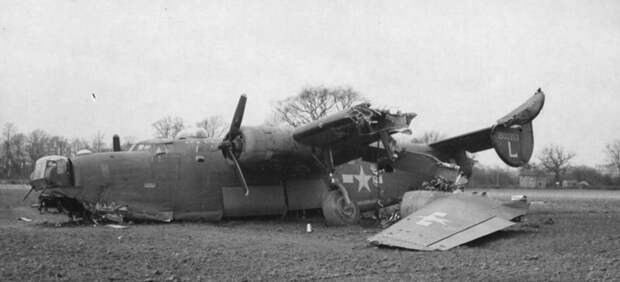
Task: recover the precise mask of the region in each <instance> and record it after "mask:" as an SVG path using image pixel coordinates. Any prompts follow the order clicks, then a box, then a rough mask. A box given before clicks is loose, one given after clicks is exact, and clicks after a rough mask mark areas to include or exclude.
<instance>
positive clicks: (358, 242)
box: [0, 187, 620, 281]
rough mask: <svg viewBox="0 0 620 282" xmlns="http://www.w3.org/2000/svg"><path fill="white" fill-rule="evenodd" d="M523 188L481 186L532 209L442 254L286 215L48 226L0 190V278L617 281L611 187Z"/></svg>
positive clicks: (618, 220) (617, 238)
mask: <svg viewBox="0 0 620 282" xmlns="http://www.w3.org/2000/svg"><path fill="white" fill-rule="evenodd" d="M470 191H475V189H470V190H468V191H467V192H470ZM529 191H532V190H527V191H525V192H523V193H521V192H522V191H521V190H512V191H505V190H497V191H495V190H488V193H489V196H490V197H498V198H509V197H510V195H512V194H526V195H528V197H529V199H530V200H532V201H533V202H534V203H533V204H532V206H531V210H530V213H529V214H528V216H527V217H526V219H525V221H524V222H523V223H520V224H518V225H516V226H514V227H511V228H509V229H507V230H504V231H500V232H497V233H494V234H492V235H489V236H487V237H484V238H481V239H478V240H476V241H474V242H471V243H469V244H467V245H464V246H460V247H457V248H455V249H452V250H450V251H446V252H415V251H407V250H400V249H392V248H377V247H374V246H371V245H368V244H367V242H366V238H367V237H369V236H370V235H372V234H375V233H377V232H379V231H380V229H379V228H378V227H376V225H374V224H373V222H367V221H365V222H364V224H362V225H361V226H348V227H336V228H334V227H326V226H324V225H323V224H322V219H320V218H310V219H305V220H302V219H297V218H295V217H294V216H291V217H290V218H288V219H286V220H281V219H279V218H268V219H255V220H226V221H223V222H219V223H171V224H143V225H130V227H129V228H127V229H123V230H117V229H111V228H108V227H105V226H100V225H98V226H92V225H83V226H66V227H56V226H55V224H54V223H55V222H60V221H64V220H66V217H62V216H53V215H52V216H50V215H39V214H38V212H37V211H35V210H33V209H32V208H30V207H29V205H30V204H31V203H33V201H34V198H35V197H32V199H30V200H28V201H27V202H22V201H21V199H22V198H23V196H24V195H25V193H26V192H27V189H24V188H18V189H15V188H12V189H7V188H6V187H5V189H0V250H2V253H1V254H0V273H1V275H2V276H1V277H0V280H2V281H23V280H30V281H104V280H105V281H114V280H120V281H124V280H129V281H137V280H138V281H166V280H167V281H198V280H215V281H228V280H235V281H240V280H250V281H254V280H266V281H281V280H334V281H342V280H345V281H359V280H367V281H377V280H380V281H401V280H408V281H411V280H416V281H446V280H448V281H455V280H459V281H480V280H491V281H498V280H501V281H541V280H543V281H587V280H592V281H618V279H619V277H620V270H619V269H620V200H619V197H620V195H619V194H620V192H609V191H598V190H597V191H587V190H578V191H572V190H571V191H537V192H536V193H528V192H529ZM565 192H569V193H565ZM21 216H26V217H30V218H32V219H33V221H32V222H22V221H18V220H17V218H18V217H21ZM307 223H311V224H312V226H313V230H314V231H313V232H312V233H306V232H305V229H306V224H307Z"/></svg>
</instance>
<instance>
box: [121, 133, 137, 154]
mask: <svg viewBox="0 0 620 282" xmlns="http://www.w3.org/2000/svg"><path fill="white" fill-rule="evenodd" d="M135 143H136V137H133V136H124V137H123V143H122V144H121V150H123V151H127V150H129V149H130V148H131V146H133V144H135Z"/></svg>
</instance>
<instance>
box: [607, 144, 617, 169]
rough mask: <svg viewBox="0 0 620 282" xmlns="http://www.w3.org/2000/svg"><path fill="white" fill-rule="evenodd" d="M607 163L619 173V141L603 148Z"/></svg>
mask: <svg viewBox="0 0 620 282" xmlns="http://www.w3.org/2000/svg"><path fill="white" fill-rule="evenodd" d="M605 153H606V154H607V161H608V162H609V165H613V166H615V167H617V168H618V170H619V171H620V140H614V141H612V142H611V143H609V144H607V145H606V146H605Z"/></svg>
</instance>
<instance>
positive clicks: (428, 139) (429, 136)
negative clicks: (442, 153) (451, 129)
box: [411, 130, 446, 144]
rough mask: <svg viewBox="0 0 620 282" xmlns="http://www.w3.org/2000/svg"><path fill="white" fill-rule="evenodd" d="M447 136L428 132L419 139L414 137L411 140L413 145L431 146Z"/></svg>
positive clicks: (432, 131)
mask: <svg viewBox="0 0 620 282" xmlns="http://www.w3.org/2000/svg"><path fill="white" fill-rule="evenodd" d="M445 137H446V136H445V135H444V134H442V133H439V132H438V131H434V130H431V131H426V132H424V133H423V134H422V135H421V136H419V137H414V138H413V139H411V143H417V144H430V143H433V142H436V141H439V140H441V139H444V138H445Z"/></svg>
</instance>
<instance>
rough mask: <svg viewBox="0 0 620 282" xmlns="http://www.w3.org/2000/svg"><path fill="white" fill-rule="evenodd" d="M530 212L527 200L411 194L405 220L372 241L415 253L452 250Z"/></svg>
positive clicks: (407, 196) (404, 205) (404, 206)
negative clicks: (501, 201) (509, 200)
mask: <svg viewBox="0 0 620 282" xmlns="http://www.w3.org/2000/svg"><path fill="white" fill-rule="evenodd" d="M408 199H411V200H408ZM420 199H421V200H420ZM526 210H527V204H524V201H523V200H519V201H511V202H508V203H506V204H504V203H500V202H497V201H495V200H491V199H489V198H486V197H480V196H475V195H467V194H464V193H456V194H455V193H445V192H434V191H411V192H407V193H405V196H404V197H403V203H402V204H401V217H403V219H402V220H400V221H398V222H396V223H395V224H394V225H392V226H390V227H389V228H387V229H385V230H383V231H382V232H380V233H378V234H376V235H374V236H372V237H370V238H368V241H369V242H371V243H373V244H376V245H387V246H393V247H400V248H406V249H413V250H423V251H431V250H449V249H451V248H453V247H456V246H458V245H461V244H464V243H467V242H469V241H472V240H474V239H476V238H480V237H482V236H485V235H488V234H490V233H493V232H495V231H498V230H501V229H504V228H506V227H509V226H512V225H514V224H515V223H514V222H513V221H512V220H513V219H515V218H517V217H520V216H522V215H524V214H525V213H526ZM403 211H404V212H405V213H410V214H403ZM464 211H466V212H464Z"/></svg>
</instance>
